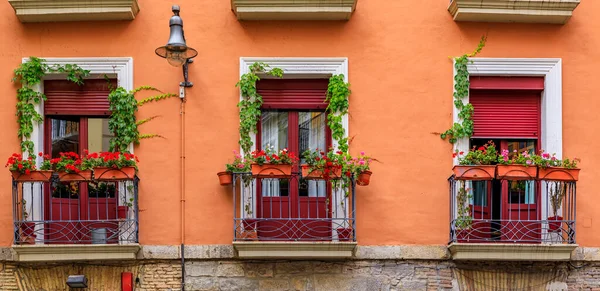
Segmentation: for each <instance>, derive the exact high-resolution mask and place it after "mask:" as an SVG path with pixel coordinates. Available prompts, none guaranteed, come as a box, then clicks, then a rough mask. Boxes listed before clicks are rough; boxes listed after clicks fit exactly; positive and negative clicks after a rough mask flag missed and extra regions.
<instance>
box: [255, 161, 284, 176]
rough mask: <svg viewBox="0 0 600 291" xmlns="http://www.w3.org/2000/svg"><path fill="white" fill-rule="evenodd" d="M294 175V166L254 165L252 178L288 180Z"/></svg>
mask: <svg viewBox="0 0 600 291" xmlns="http://www.w3.org/2000/svg"><path fill="white" fill-rule="evenodd" d="M291 175H292V165H288V164H263V165H259V164H252V176H254V177H256V178H279V179H286V178H289V177H290V176H291Z"/></svg>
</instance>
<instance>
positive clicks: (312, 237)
mask: <svg viewBox="0 0 600 291" xmlns="http://www.w3.org/2000/svg"><path fill="white" fill-rule="evenodd" d="M350 184H351V185H343V183H342V182H341V180H339V179H331V180H327V181H326V180H319V179H315V180H313V179H311V180H308V179H304V178H303V177H301V175H299V174H298V173H292V175H291V176H290V177H287V178H285V179H273V178H255V177H253V176H252V174H251V173H236V174H234V175H233V212H234V219H233V237H234V241H299V242H301V241H340V242H354V241H356V231H355V229H356V228H355V219H356V215H355V213H356V212H355V199H354V197H355V196H354V195H355V190H354V188H355V187H354V186H355V183H354V182H353V181H352V182H350Z"/></svg>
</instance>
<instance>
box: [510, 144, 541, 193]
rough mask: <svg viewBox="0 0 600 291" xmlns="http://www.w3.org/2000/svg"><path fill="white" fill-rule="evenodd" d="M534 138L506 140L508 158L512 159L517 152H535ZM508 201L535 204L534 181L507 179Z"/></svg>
mask: <svg viewBox="0 0 600 291" xmlns="http://www.w3.org/2000/svg"><path fill="white" fill-rule="evenodd" d="M535 142H536V141H535V140H512V141H508V142H507V143H508V147H507V150H508V158H509V159H512V158H513V156H515V155H517V154H518V153H523V152H527V153H529V154H534V153H535ZM508 199H509V200H508V203H510V204H535V182H533V181H508Z"/></svg>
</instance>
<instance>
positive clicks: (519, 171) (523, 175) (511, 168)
mask: <svg viewBox="0 0 600 291" xmlns="http://www.w3.org/2000/svg"><path fill="white" fill-rule="evenodd" d="M496 169H498V170H497V173H496V178H497V179H504V180H535V178H537V167H536V166H524V165H497V166H496Z"/></svg>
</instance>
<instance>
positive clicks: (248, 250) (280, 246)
mask: <svg viewBox="0 0 600 291" xmlns="http://www.w3.org/2000/svg"><path fill="white" fill-rule="evenodd" d="M233 247H234V249H235V250H236V252H237V256H238V257H239V258H245V259H318V258H321V259H323V258H330V259H334V258H335V259H338V258H351V257H354V253H355V250H356V243H355V242H233Z"/></svg>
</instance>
